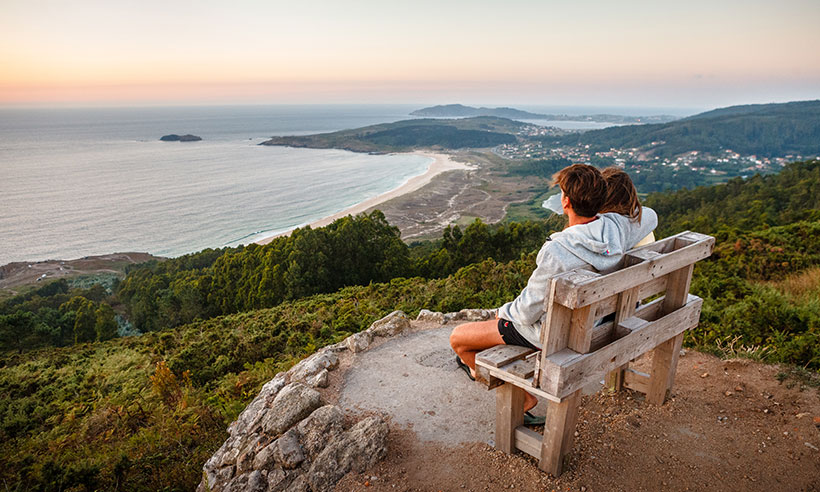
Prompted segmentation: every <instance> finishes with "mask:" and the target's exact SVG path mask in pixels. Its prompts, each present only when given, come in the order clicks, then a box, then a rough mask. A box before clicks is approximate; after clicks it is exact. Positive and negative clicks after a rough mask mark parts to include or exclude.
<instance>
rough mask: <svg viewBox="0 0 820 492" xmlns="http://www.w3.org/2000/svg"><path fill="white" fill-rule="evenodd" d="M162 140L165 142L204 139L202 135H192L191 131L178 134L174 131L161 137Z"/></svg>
mask: <svg viewBox="0 0 820 492" xmlns="http://www.w3.org/2000/svg"><path fill="white" fill-rule="evenodd" d="M160 140H162V141H163V142H199V141H200V140H202V137H198V136H196V135H191V134H190V133H189V134H187V135H177V134H176V133H172V134H170V135H163V136H162V137H160Z"/></svg>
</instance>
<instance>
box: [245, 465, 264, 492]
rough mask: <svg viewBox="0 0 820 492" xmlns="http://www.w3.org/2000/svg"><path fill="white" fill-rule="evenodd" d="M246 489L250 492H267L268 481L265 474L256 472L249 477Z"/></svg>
mask: <svg viewBox="0 0 820 492" xmlns="http://www.w3.org/2000/svg"><path fill="white" fill-rule="evenodd" d="M246 487H247V488H246V489H245V490H246V491H248V492H265V491H267V490H268V480H267V477H266V476H265V472H261V471H259V470H254V471H252V472H250V474H249V475H248V484H247V486H246Z"/></svg>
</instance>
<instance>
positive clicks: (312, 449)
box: [298, 405, 344, 458]
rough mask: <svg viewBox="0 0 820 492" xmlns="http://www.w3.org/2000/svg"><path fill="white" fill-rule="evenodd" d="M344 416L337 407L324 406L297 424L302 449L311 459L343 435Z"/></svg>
mask: <svg viewBox="0 0 820 492" xmlns="http://www.w3.org/2000/svg"><path fill="white" fill-rule="evenodd" d="M343 425H344V415H343V414H342V411H341V410H340V409H339V407H337V406H335V405H325V406H323V407H320V408H317V409H316V410H314V411H313V413H312V414H310V416H309V417H308V418H306V419H305V420H303V421H301V422H299V427H298V429H299V433H300V434H301V435H302V439H301V441H302V448H303V449H304V450H305V452H306V453H307V454H308V456H310V457H311V458H315V457H316V455H317V454H319V452H321V451H322V449H324V447H325V446H326V445H327V443H329V442H331V441H333V440H335V439H336V438H337V437H338V436H340V435H341V434H342V433H343V428H342V426H343Z"/></svg>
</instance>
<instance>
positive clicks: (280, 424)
mask: <svg viewBox="0 0 820 492" xmlns="http://www.w3.org/2000/svg"><path fill="white" fill-rule="evenodd" d="M321 401H322V400H321V396H320V395H319V392H317V391H316V390H315V389H312V388H308V387H307V386H305V385H304V384H302V383H290V384H289V385H287V386H285V387H284V388H282V391H280V392H279V394H278V395H277V396H276V399H275V400H274V401H273V405H272V406H271V409H270V410H269V411H268V412H266V413H265V417H264V418H263V419H262V421H261V422H260V423H261V426H262V430H263V431H264V432H265V433H267V434H268V435H269V436H271V437H278V436H280V435H282V434H284V432H285V431H286V430H288V429H290V428H291V427H292V426H293V425H294V424H295V423H296V422H298V421H300V420H302V419H303V418H305V417H307V416H308V415H310V414H311V412H313V410H315V409H317V408H318V407H319V406H320V405H321Z"/></svg>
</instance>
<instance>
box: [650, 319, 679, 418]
mask: <svg viewBox="0 0 820 492" xmlns="http://www.w3.org/2000/svg"><path fill="white" fill-rule="evenodd" d="M682 343H683V333H681V334H680V335H678V336H676V337H675V338H672V339H670V340H667V341H665V342H664V343H662V344H660V345H659V346H658V347H657V348H655V350H654V351H653V353H652V371H651V373H650V374H651V377H650V380H649V391H648V392H647V393H646V401H648V402H649V403H652V404H653V405H663V403H664V402H665V401H666V398H667V396H668V395H669V390H670V389H672V383H673V381H674V380H675V371H676V370H677V367H678V358H679V356H680V347H681V344H682Z"/></svg>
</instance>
